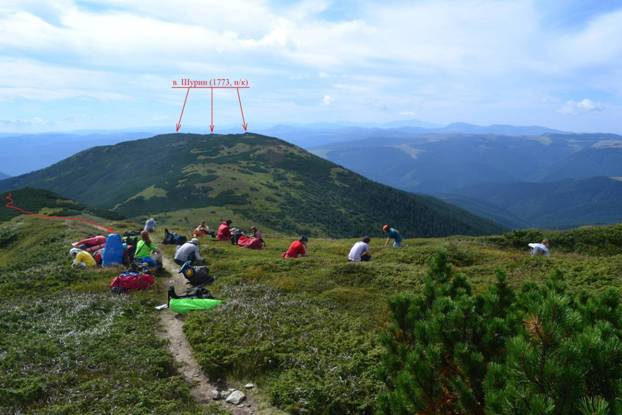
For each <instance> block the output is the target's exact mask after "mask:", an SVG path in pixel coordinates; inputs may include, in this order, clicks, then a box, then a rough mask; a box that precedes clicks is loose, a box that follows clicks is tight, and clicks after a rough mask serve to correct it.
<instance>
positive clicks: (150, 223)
mask: <svg viewBox="0 0 622 415" xmlns="http://www.w3.org/2000/svg"><path fill="white" fill-rule="evenodd" d="M155 228H156V221H155V219H154V218H149V219H147V220H146V221H145V228H144V229H143V230H145V231H147V232H149V233H151V232H155Z"/></svg>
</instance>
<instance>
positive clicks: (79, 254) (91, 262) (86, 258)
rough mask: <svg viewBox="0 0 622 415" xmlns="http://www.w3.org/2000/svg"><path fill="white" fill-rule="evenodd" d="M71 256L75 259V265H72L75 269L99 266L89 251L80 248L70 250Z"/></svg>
mask: <svg viewBox="0 0 622 415" xmlns="http://www.w3.org/2000/svg"><path fill="white" fill-rule="evenodd" d="M69 255H71V258H73V263H72V264H71V265H72V266H74V267H78V268H86V267H95V266H97V263H96V262H95V259H94V258H93V256H92V255H91V254H89V253H88V252H87V251H83V250H81V249H79V248H71V249H70V250H69Z"/></svg>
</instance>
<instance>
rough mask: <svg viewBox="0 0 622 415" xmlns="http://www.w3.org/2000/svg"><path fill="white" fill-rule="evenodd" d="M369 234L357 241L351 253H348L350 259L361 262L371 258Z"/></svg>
mask: <svg viewBox="0 0 622 415" xmlns="http://www.w3.org/2000/svg"><path fill="white" fill-rule="evenodd" d="M369 241H370V239H369V236H365V237H364V238H363V239H361V240H360V241H358V242H356V243H355V244H354V245H353V246H352V249H350V253H349V254H348V261H350V262H361V261H369V260H371V254H370V253H369Z"/></svg>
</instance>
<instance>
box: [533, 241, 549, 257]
mask: <svg viewBox="0 0 622 415" xmlns="http://www.w3.org/2000/svg"><path fill="white" fill-rule="evenodd" d="M550 245H551V244H550V243H549V240H548V239H544V240H543V241H542V242H540V243H530V244H529V247H530V248H531V256H537V255H544V256H549V255H550V254H551V252H550Z"/></svg>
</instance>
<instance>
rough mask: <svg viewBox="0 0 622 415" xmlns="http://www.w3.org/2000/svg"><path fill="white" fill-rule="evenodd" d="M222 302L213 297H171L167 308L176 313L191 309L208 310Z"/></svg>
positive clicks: (183, 312)
mask: <svg viewBox="0 0 622 415" xmlns="http://www.w3.org/2000/svg"><path fill="white" fill-rule="evenodd" d="M220 304H222V301H221V300H215V299H213V298H171V299H170V301H169V304H168V306H169V308H170V309H171V310H173V311H174V312H176V313H179V314H185V313H187V312H188V311H192V310H210V309H212V308H214V307H218V306H219V305H220Z"/></svg>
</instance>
